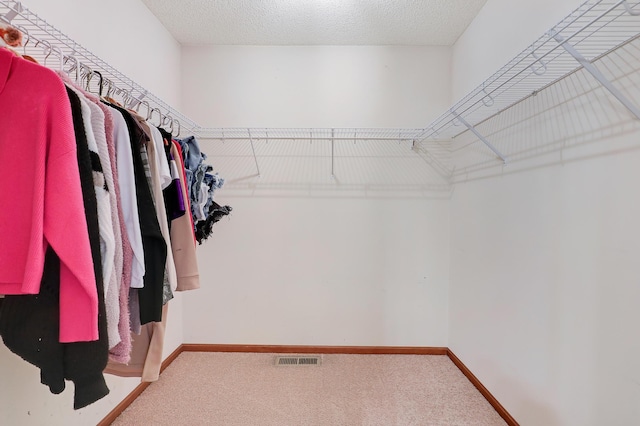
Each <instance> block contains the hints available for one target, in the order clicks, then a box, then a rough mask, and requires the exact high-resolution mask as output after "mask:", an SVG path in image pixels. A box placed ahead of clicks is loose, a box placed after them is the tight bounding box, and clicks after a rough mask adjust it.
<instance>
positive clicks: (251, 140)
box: [247, 129, 261, 177]
mask: <svg viewBox="0 0 640 426" xmlns="http://www.w3.org/2000/svg"><path fill="white" fill-rule="evenodd" d="M247 133H249V142H251V151H253V160H254V161H255V162H256V170H258V177H261V175H260V166H258V157H256V149H255V147H254V146H253V138H252V137H251V129H247Z"/></svg>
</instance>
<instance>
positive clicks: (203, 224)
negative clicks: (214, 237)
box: [195, 201, 233, 244]
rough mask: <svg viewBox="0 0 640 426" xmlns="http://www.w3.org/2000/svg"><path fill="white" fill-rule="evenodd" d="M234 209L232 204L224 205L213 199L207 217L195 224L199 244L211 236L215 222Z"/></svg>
mask: <svg viewBox="0 0 640 426" xmlns="http://www.w3.org/2000/svg"><path fill="white" fill-rule="evenodd" d="M232 210H233V209H232V208H231V206H224V207H223V206H221V205H220V204H218V203H216V202H215V201H212V203H211V206H210V207H209V211H208V212H207V219H205V220H201V221H199V222H197V223H196V225H195V226H196V240H197V241H198V244H202V243H203V241H204V240H206V239H207V238H209V237H210V236H211V234H212V232H213V224H214V223H216V222H218V221H219V220H220V219H222V218H223V217H224V216H227V215H228V214H229V213H231V211H232Z"/></svg>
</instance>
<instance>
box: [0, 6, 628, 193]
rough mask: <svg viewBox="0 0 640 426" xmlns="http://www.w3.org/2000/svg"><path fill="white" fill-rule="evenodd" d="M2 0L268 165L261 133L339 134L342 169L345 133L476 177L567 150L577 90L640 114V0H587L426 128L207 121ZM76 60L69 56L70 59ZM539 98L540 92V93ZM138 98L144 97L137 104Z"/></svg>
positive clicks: (445, 173)
mask: <svg viewBox="0 0 640 426" xmlns="http://www.w3.org/2000/svg"><path fill="white" fill-rule="evenodd" d="M0 6H2V9H3V10H0V16H4V17H5V18H8V19H6V20H10V21H11V23H12V24H13V25H16V26H17V27H18V28H19V29H21V30H23V32H24V33H25V38H27V39H29V38H30V39H31V40H39V41H40V44H41V45H42V46H43V55H42V56H43V57H44V56H47V55H49V54H51V55H50V57H49V59H48V64H49V65H50V66H51V61H55V60H57V57H56V51H57V49H58V48H59V49H61V52H62V53H63V54H64V55H65V56H73V57H75V58H76V59H77V60H78V61H79V62H81V63H83V64H85V65H87V66H88V67H90V68H91V69H94V70H99V71H100V72H102V75H103V76H104V78H105V79H109V80H110V81H112V82H113V83H114V84H115V85H116V86H117V87H120V88H122V89H125V90H127V91H129V92H130V93H131V96H132V97H133V98H135V99H137V100H138V101H139V100H144V101H147V102H148V103H149V105H150V106H151V107H156V108H159V109H160V110H162V111H163V113H165V114H168V115H170V116H172V117H174V118H175V119H177V120H178V121H179V122H180V127H181V129H182V132H181V134H182V135H185V134H187V133H189V134H194V135H196V136H198V137H200V138H204V139H212V140H221V141H225V140H229V141H232V140H243V141H246V142H250V147H251V155H253V157H254V160H255V163H256V168H257V169H258V174H259V173H260V171H259V164H258V159H259V157H260V153H261V150H260V149H258V152H257V153H256V148H255V146H254V143H255V142H257V141H269V140H284V141H286V140H291V141H297V142H298V143H303V142H305V141H313V140H319V141H329V142H330V144H331V145H330V153H329V151H327V155H330V156H331V170H332V174H333V168H334V162H335V158H334V157H335V155H337V154H336V150H335V147H334V142H336V143H335V145H336V146H338V145H341V144H340V143H337V142H341V141H345V140H353V141H357V140H373V141H396V142H407V144H406V147H407V149H408V150H409V152H410V153H417V154H419V155H421V156H423V157H425V162H426V163H428V164H430V165H431V166H432V167H436V169H437V170H436V171H437V174H438V175H439V176H440V177H443V178H445V180H446V181H447V182H448V183H452V182H455V181H459V180H464V179H468V178H469V177H470V173H471V175H473V174H474V173H475V172H477V171H478V170H484V169H488V168H493V169H495V168H496V167H498V168H500V167H503V166H504V164H505V163H507V164H508V163H509V162H511V161H513V160H514V159H515V160H517V159H522V158H526V157H527V156H528V155H529V154H531V153H536V152H540V151H542V152H549V151H552V150H554V149H555V150H558V149H562V148H563V147H564V145H563V144H561V143H559V142H558V141H557V139H559V138H560V139H561V138H562V137H561V136H558V135H553V134H552V133H553V127H554V125H555V124H554V123H555V122H554V120H559V119H562V116H560V115H559V116H558V117H554V116H553V114H549V111H555V112H556V113H557V112H558V111H559V110H558V109H557V108H558V107H561V106H562V105H563V104H566V102H567V99H569V98H571V99H578V98H580V93H582V94H583V95H586V94H588V93H592V92H593V91H594V90H596V88H597V90H604V89H602V88H603V87H604V88H606V90H605V94H604V95H602V96H600V97H598V98H597V99H595V102H598V103H600V104H601V105H602V106H606V107H605V109H606V110H607V111H608V112H607V113H604V114H600V117H604V118H602V119H599V120H596V122H597V123H599V126H600V127H599V128H608V127H611V125H612V124H613V123H619V122H621V120H623V121H624V120H627V121H629V119H630V118H632V119H634V118H635V117H634V116H638V109H637V106H636V105H638V104H639V101H638V99H635V98H634V97H635V94H634V93H635V92H634V90H632V89H633V88H635V87H638V86H640V82H635V81H634V76H635V75H636V74H638V73H637V71H638V70H640V62H638V61H636V60H635V59H634V58H636V57H638V56H639V55H638V53H639V51H640V50H639V49H638V43H637V42H636V39H637V38H638V36H639V34H640V16H638V15H640V1H626V0H589V1H586V2H585V3H584V4H582V5H581V6H580V7H579V8H578V9H576V10H575V11H574V12H573V13H571V14H570V15H569V16H567V17H566V18H565V19H563V20H562V21H561V22H560V23H559V24H558V25H556V26H555V27H554V28H552V29H551V30H550V31H548V32H547V33H546V34H545V35H543V36H542V37H540V38H539V39H538V40H536V41H535V42H534V43H533V44H531V45H530V46H529V47H528V48H526V49H525V50H523V51H522V52H521V53H520V54H519V55H517V56H516V57H515V58H514V59H513V60H511V61H510V62H509V63H508V64H507V65H505V66H504V67H502V68H501V69H500V70H499V71H497V72H496V73H495V74H494V75H492V76H491V77H490V78H488V79H487V80H485V81H484V82H483V83H482V84H480V85H479V86H478V87H477V88H476V89H475V90H473V91H472V92H470V93H469V94H468V95H467V96H465V97H464V98H463V99H462V100H460V101H459V102H457V103H456V104H454V105H453V106H452V107H451V108H449V109H448V110H447V111H445V112H444V113H443V114H442V115H441V116H440V117H438V118H437V119H436V120H434V121H433V122H432V123H431V124H429V125H428V126H426V127H425V128H423V129H362V128H352V129H331V128H321V129H320V128H314V129H309V128H302V129H300V128H298V129H265V128H243V129H231V128H227V129H223V128H204V127H201V126H199V125H197V123H195V122H193V120H190V119H189V118H188V117H186V116H184V115H183V114H181V113H180V112H178V111H176V110H175V109H173V108H171V107H170V106H169V105H167V104H166V103H165V102H163V101H162V100H161V99H159V98H157V97H156V96H154V95H153V94H151V93H149V92H148V91H146V90H145V89H144V88H142V87H141V86H140V85H138V84H137V83H135V82H133V81H132V80H131V79H129V78H127V77H126V76H124V75H123V74H122V73H120V72H118V71H117V70H115V69H114V68H113V67H111V66H110V65H108V64H107V63H105V62H104V61H103V60H101V59H100V58H98V57H97V56H95V55H94V54H92V53H91V52H89V51H88V50H87V49H85V48H83V47H82V46H80V45H78V44H77V43H76V42H74V41H73V40H71V39H70V38H69V37H67V36H66V35H64V34H63V33H61V32H60V31H59V30H57V29H55V28H54V27H52V26H51V25H50V24H48V23H47V22H46V21H44V20H43V19H41V18H39V17H38V16H37V15H35V14H34V13H32V12H30V11H28V10H27V9H26V8H24V7H22V6H21V4H20V3H19V2H14V1H6V0H0ZM7 12H8V13H7ZM52 46H53V47H54V50H53V52H52ZM32 50H33V49H31V50H30V52H31V51H32ZM52 58H53V59H52ZM73 62H74V61H67V66H66V68H67V69H68V68H69V66H70V65H73ZM594 76H595V77H596V78H594ZM598 79H599V80H598ZM94 84H95V83H94ZM568 85H570V86H571V88H568ZM543 92H544V93H547V94H548V95H547V98H546V100H547V103H546V104H545V105H544V110H545V111H547V115H549V119H548V120H546V121H544V122H543V121H538V122H537V124H538V127H542V128H543V130H540V129H538V131H537V132H536V133H535V134H536V135H538V136H539V139H536V140H528V141H527V142H526V143H522V142H521V141H517V140H516V141H514V138H513V135H511V136H509V135H510V133H509V129H513V127H514V126H515V125H516V124H519V125H522V123H527V122H528V121H530V120H534V119H536V117H539V116H540V114H542V112H541V111H540V110H536V109H535V108H529V107H527V106H528V105H536V102H538V104H539V99H540V96H539V95H540V94H542V93H543ZM536 97H538V99H537V100H536V99H534V98H536ZM563 99H564V100H563ZM583 101H584V99H583ZM593 101H594V100H593V99H592V100H591V101H590V102H593ZM137 103H138V102H135V101H134V102H133V103H132V105H133V106H135V105H136V104H137ZM554 107H555V108H554ZM625 107H626V108H625ZM539 108H542V107H541V106H540V107H539ZM507 112H508V113H507ZM611 113H613V117H612V114H611ZM585 114H587V113H586V112H585ZM505 117H510V118H509V119H507V118H505ZM509 120H512V121H509ZM581 121H586V122H589V123H590V122H593V120H590V119H589V117H588V115H585V116H584V117H582V118H581ZM634 121H637V120H634ZM556 124H557V123H556ZM545 129H546V130H545ZM596 130H597V129H596ZM549 138H550V139H549ZM550 146H552V147H554V148H550Z"/></svg>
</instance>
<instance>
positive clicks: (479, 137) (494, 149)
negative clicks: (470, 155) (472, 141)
mask: <svg viewBox="0 0 640 426" xmlns="http://www.w3.org/2000/svg"><path fill="white" fill-rule="evenodd" d="M451 114H453V116H454V117H455V118H456V119H457V120H458V121H459V122H461V123H462V124H464V125H465V127H466V128H467V129H469V130H470V131H471V133H473V134H474V135H476V137H477V138H478V139H480V140H481V141H482V142H483V143H484V144H485V145H486V146H488V147H489V149H490V150H491V151H493V153H494V154H495V155H497V156H498V157H500V159H501V160H502V162H503V163H505V164H506V163H507V158H506V157H505V156H504V155H502V153H500V151H498V150H497V149H496V147H495V146H493V145H491V142H489V141H488V140H487V139H486V138H485V137H484V136H482V135H481V134H480V132H478V131H477V130H476V128H475V127H473V126H472V125H471V124H469V123H468V122H467V120H465V119H464V118H462V117H460V115H458V113H457V112H455V111H451Z"/></svg>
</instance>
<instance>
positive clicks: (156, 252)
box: [109, 104, 167, 324]
mask: <svg viewBox="0 0 640 426" xmlns="http://www.w3.org/2000/svg"><path fill="white" fill-rule="evenodd" d="M109 105H110V106H112V107H113V108H115V109H117V110H118V111H120V112H121V113H122V116H123V117H124V119H125V121H126V122H127V129H128V131H129V138H130V139H131V153H132V155H133V172H134V175H135V185H136V199H137V201H138V216H139V218H140V232H141V234H142V247H143V249H144V268H145V274H144V287H143V288H141V289H139V290H138V296H139V300H140V323H141V324H147V323H149V322H160V321H162V294H163V281H164V269H165V264H166V262H167V244H166V243H165V241H164V238H163V236H162V232H161V231H160V224H159V223H158V216H157V215H156V208H155V205H154V203H153V196H152V195H151V188H150V187H149V182H148V181H147V177H146V175H145V172H144V165H143V163H142V157H141V155H140V147H141V146H142V145H143V144H145V143H146V142H147V136H146V134H145V133H144V131H143V130H142V129H141V128H140V125H139V124H138V122H137V121H136V120H135V119H134V118H133V117H132V116H131V114H130V113H129V111H127V110H125V109H123V108H120V107H119V106H117V105H111V104H109Z"/></svg>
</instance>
